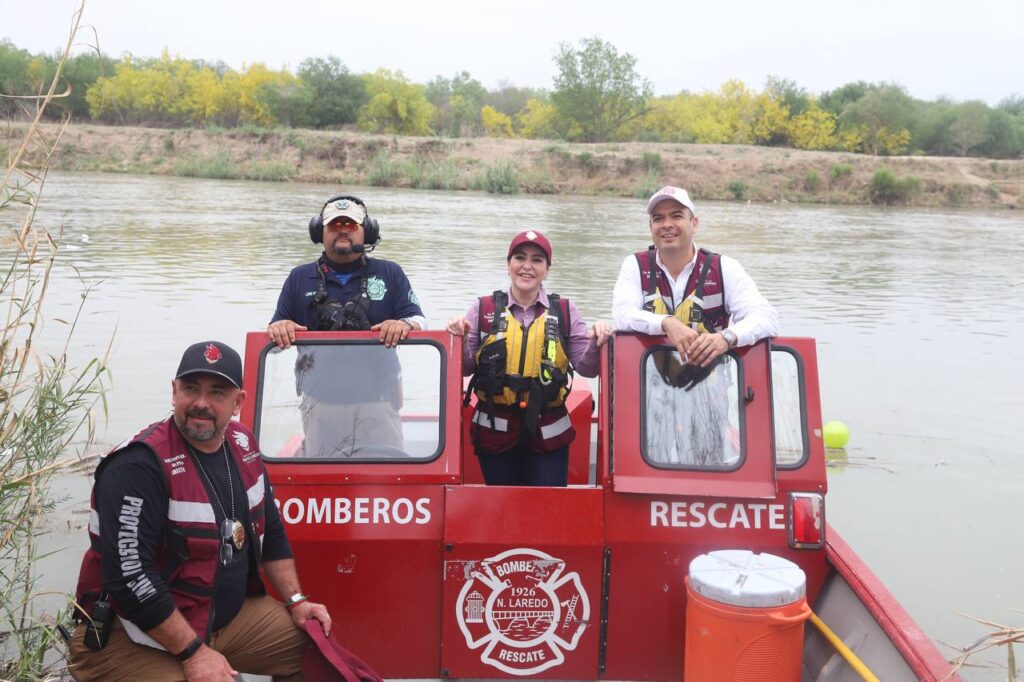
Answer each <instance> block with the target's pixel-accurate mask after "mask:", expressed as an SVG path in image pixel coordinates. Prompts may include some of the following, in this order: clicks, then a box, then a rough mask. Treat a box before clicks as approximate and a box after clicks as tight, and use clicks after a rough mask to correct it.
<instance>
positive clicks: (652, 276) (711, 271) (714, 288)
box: [633, 246, 729, 331]
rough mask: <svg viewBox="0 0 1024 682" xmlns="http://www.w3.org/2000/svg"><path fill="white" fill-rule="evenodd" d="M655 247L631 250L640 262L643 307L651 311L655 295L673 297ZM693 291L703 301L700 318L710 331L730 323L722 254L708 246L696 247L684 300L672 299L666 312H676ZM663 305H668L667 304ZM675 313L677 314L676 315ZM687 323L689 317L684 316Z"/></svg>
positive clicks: (670, 313)
mask: <svg viewBox="0 0 1024 682" xmlns="http://www.w3.org/2000/svg"><path fill="white" fill-rule="evenodd" d="M655 253H656V250H655V248H654V247H653V246H652V247H650V248H649V249H647V250H646V251H637V252H636V253H635V254H633V255H634V256H635V257H636V262H637V264H638V265H639V266H640V282H641V284H642V286H643V289H644V298H645V300H646V301H647V303H645V304H644V310H650V311H651V312H653V311H654V298H653V297H654V296H655V295H660V296H661V297H662V302H664V300H666V299H667V300H669V301H673V299H672V283H671V282H669V281H668V278H667V277H666V276H665V273H664V272H662V271H661V268H659V267H658V264H657V257H656V256H655ZM705 266H706V268H707V274H706V275H705V276H704V282H703V287H702V291H699V292H697V285H698V283H700V279H701V273H703V272H704V271H705ZM694 292H696V294H697V298H699V299H701V300H702V301H703V306H702V307H703V310H704V312H703V314H702V316H701V321H702V322H703V323H704V326H705V327H708V328H709V329H710V330H711V331H721V330H723V329H725V328H726V327H728V326H729V312H728V311H727V310H726V309H725V284H724V282H723V279H722V257H721V256H720V255H718V254H717V253H712V252H711V251H708V250H707V249H699V250H698V251H697V262H696V263H694V264H693V270H692V271H691V272H690V276H689V278H688V279H687V280H686V288H685V290H684V292H683V301H673V305H675V309H673V310H668V314H669V315H676V313H677V312H678V311H681V310H682V308H683V304H684V301H685V300H686V297H687V296H689V295H690V294H692V293H694ZM666 309H668V306H667V305H666ZM676 316H677V317H678V315H676ZM683 322H686V323H687V324H689V320H683Z"/></svg>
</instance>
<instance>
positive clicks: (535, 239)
mask: <svg viewBox="0 0 1024 682" xmlns="http://www.w3.org/2000/svg"><path fill="white" fill-rule="evenodd" d="M523 244H534V245H535V246H538V247H540V250H541V251H543V252H544V255H545V256H546V257H547V259H548V265H551V242H549V241H548V238H547V237H545V236H544V235H542V234H541V233H540V232H537V231H536V230H527V231H526V232H520V233H519V234H517V235H516V236H515V237H513V238H512V243H511V244H509V245H508V258H511V257H512V254H513V253H514V252H515V250H516V249H518V248H519V247H520V246H522V245H523ZM506 260H507V259H506Z"/></svg>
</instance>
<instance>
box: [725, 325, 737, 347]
mask: <svg viewBox="0 0 1024 682" xmlns="http://www.w3.org/2000/svg"><path fill="white" fill-rule="evenodd" d="M721 333H722V338H723V339H725V342H726V343H727V344H729V350H732V349H733V348H735V347H736V344H737V343H739V339H738V338H737V337H736V332H734V331H733V330H731V329H723V330H722V332H721Z"/></svg>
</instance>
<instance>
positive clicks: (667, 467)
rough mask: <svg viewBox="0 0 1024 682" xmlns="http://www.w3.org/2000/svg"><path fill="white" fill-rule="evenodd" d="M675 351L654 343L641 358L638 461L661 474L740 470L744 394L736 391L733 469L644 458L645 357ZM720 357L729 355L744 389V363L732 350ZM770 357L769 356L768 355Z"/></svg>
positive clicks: (743, 451) (744, 439)
mask: <svg viewBox="0 0 1024 682" xmlns="http://www.w3.org/2000/svg"><path fill="white" fill-rule="evenodd" d="M663 350H669V351H678V349H677V348H676V347H675V346H673V345H671V344H656V345H652V346H650V347H648V348H645V349H644V352H643V353H642V354H641V356H640V376H639V379H640V383H639V387H640V399H641V403H640V425H639V426H640V459H641V460H642V461H643V462H644V464H646V465H647V466H649V467H651V468H652V469H658V470H661V471H684V472H702V473H710V474H728V473H732V472H735V471H738V470H740V469H742V468H743V465H744V464H745V463H746V461H747V416H746V409H745V408H746V400H745V399H744V397H743V391H742V390H737V393H736V399H737V402H738V413H739V443H740V447H739V457H738V458H737V460H736V462H735V463H734V464H733V465H732V466H728V467H708V466H692V465H674V464H669V463H662V462H653V461H651V460H650V459H649V458H648V457H647V371H646V368H647V361H648V357H649V356H650V355H652V354H653V353H654V352H656V351H663ZM723 355H728V356H729V357H730V358H732V361H733V362H734V363H735V364H736V385H737V386H738V387H742V386H744V385H745V384H744V381H745V379H746V377H745V376H744V373H743V362H742V359H741V358H740V357H739V356H738V355H737V354H735V353H733V352H732V351H731V350H729V351H726V352H725V353H723ZM769 357H771V356H769ZM774 447H775V444H774V438H773V442H772V453H773V456H774Z"/></svg>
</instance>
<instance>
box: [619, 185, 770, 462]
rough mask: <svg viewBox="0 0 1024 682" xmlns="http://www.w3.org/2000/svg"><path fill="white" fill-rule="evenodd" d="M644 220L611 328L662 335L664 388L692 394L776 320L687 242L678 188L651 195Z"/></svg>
mask: <svg viewBox="0 0 1024 682" xmlns="http://www.w3.org/2000/svg"><path fill="white" fill-rule="evenodd" d="M647 214H648V216H649V224H650V229H651V239H652V241H653V244H652V245H651V246H650V247H649V248H648V249H646V250H644V251H639V252H637V253H635V254H633V255H630V256H627V257H626V259H625V260H624V261H623V263H622V268H621V270H620V271H619V278H618V280H617V281H616V283H615V290H614V293H613V297H612V317H613V321H614V324H615V328H616V329H619V330H625V331H636V332H642V333H644V334H651V335H661V334H664V335H665V336H667V337H668V340H669V342H670V343H671V344H672V345H673V346H675V348H676V350H677V351H678V353H679V359H680V360H681V362H682V363H683V364H682V365H681V366H679V362H676V367H675V368H674V369H672V370H671V371H668V370H664V369H663V370H662V376H663V378H664V379H665V381H666V382H667V383H668V384H670V385H675V386H681V385H684V384H685V385H687V386H688V387H689V388H693V386H694V385H696V383H698V382H700V381H701V380H702V379H703V378H705V377H707V376H708V373H709V371H708V370H710V369H711V368H712V366H713V363H715V361H716V360H717V359H718V358H719V357H720V356H721V355H722V354H724V353H726V352H727V351H729V350H731V349H733V348H737V347H742V346H749V345H752V344H754V343H756V342H758V341H760V340H761V339H765V338H769V337H773V336H776V335H777V334H778V331H779V315H778V312H776V310H775V308H774V307H772V305H771V304H770V303H769V302H768V301H767V300H766V299H765V298H764V296H762V295H761V292H760V291H758V289H757V285H756V284H754V280H753V279H751V278H750V276H749V275H748V274H747V273H746V271H745V270H744V269H743V266H741V265H740V264H739V263H738V262H736V261H735V260H734V259H732V258H729V257H728V256H722V255H719V254H717V253H712V252H711V251H708V250H706V249H702V248H699V247H698V246H697V245H696V244H695V243H694V241H693V238H694V235H695V234H696V233H697V229H698V227H699V226H700V219H699V218H698V217H697V210H696V208H695V206H694V204H693V201H691V199H690V196H689V194H688V193H687V192H686V190H685V189H681V188H679V187H671V186H669V187H663V188H662V189H660V190H658V191H657V192H655V193H654V195H653V196H652V197H651V198H650V200H649V201H648V202H647ZM669 375H671V378H668V377H669ZM691 397H693V398H698V397H699V396H691ZM712 402H718V401H712ZM686 419H687V421H688V423H692V422H693V420H692V419H690V418H689V417H686ZM666 428H668V427H666ZM690 428H691V427H690V426H687V427H686V429H683V430H689V429H690ZM677 430H678V429H677ZM653 432H654V429H648V434H649V435H651V434H652V433H653ZM673 438H674V439H675V440H678V437H673ZM681 447H682V446H680V448H681ZM678 457H682V455H681V454H680V453H678V452H676V453H675V454H673V455H672V456H671V458H678ZM683 459H684V460H685V457H683ZM726 459H728V457H727V458H726ZM684 463H685V462H684ZM720 463H721V464H726V463H727V462H720Z"/></svg>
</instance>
